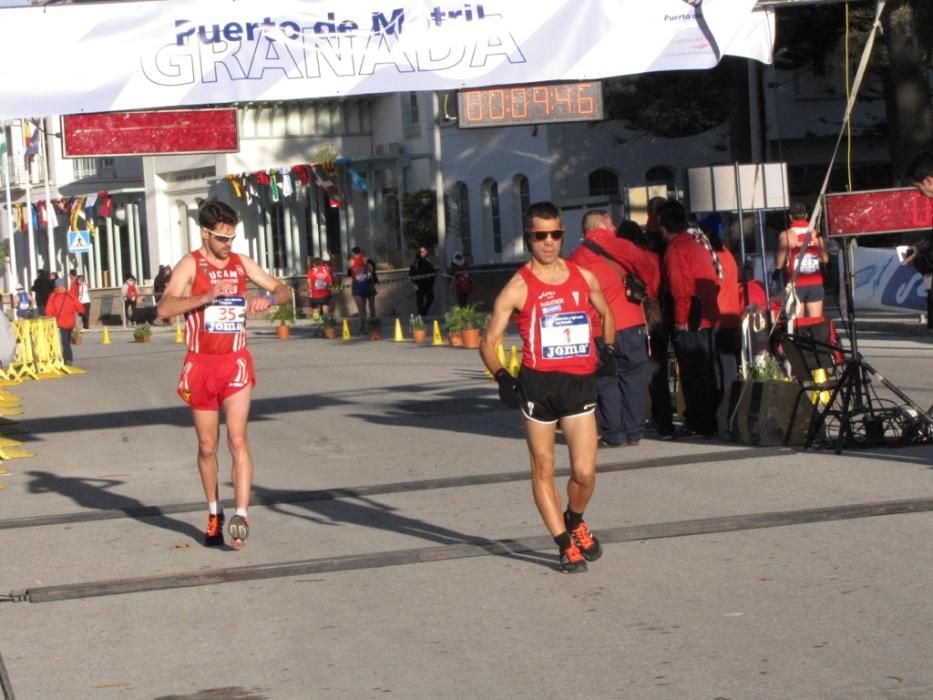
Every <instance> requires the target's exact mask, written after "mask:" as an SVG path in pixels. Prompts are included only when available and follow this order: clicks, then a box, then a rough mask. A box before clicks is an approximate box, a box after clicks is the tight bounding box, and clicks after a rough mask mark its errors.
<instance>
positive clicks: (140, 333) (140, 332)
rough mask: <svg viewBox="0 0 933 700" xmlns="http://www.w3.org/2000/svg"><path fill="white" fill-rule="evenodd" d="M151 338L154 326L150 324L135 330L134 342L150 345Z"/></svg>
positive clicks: (137, 327)
mask: <svg viewBox="0 0 933 700" xmlns="http://www.w3.org/2000/svg"><path fill="white" fill-rule="evenodd" d="M150 338H152V326H150V325H149V324H148V323H144V324H143V325H141V326H136V328H135V329H134V330H133V340H135V341H136V342H137V343H148V342H149V339H150Z"/></svg>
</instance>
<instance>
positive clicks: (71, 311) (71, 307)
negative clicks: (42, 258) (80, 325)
mask: <svg viewBox="0 0 933 700" xmlns="http://www.w3.org/2000/svg"><path fill="white" fill-rule="evenodd" d="M65 285H66V282H65V280H64V279H63V278H61V277H59V278H58V279H56V280H55V291H54V292H52V296H50V297H49V300H48V302H46V305H45V315H46V316H51V317H52V318H54V319H55V324H56V325H57V326H58V336H59V338H60V339H61V342H62V359H63V360H64V361H65V364H66V365H70V364H73V363H74V355H73V354H72V352H71V332H72V331H73V330H74V327H75V314H80V313H83V312H84V306H83V305H82V304H81V302H79V301H78V298H77V297H76V296H75V295H74V294H72V293H71V292H69V291H68V289H67V288H66V286H65Z"/></svg>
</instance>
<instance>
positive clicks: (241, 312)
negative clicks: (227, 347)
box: [204, 297, 246, 333]
mask: <svg viewBox="0 0 933 700" xmlns="http://www.w3.org/2000/svg"><path fill="white" fill-rule="evenodd" d="M245 324H246V298H245V297H217V298H216V299H214V301H213V303H211V304H208V305H207V307H205V309H204V330H206V331H207V332H208V333H239V332H241V331H242V330H243V328H244V326H245Z"/></svg>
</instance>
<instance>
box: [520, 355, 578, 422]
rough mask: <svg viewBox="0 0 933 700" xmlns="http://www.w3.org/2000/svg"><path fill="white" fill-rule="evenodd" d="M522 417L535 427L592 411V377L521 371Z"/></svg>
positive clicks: (528, 369) (531, 370) (527, 369)
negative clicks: (533, 423) (534, 423)
mask: <svg viewBox="0 0 933 700" xmlns="http://www.w3.org/2000/svg"><path fill="white" fill-rule="evenodd" d="M518 383H519V384H520V385H521V388H522V397H523V398H522V413H523V414H524V415H525V418H527V419H528V420H533V421H535V422H536V423H556V422H557V421H558V420H560V419H561V418H569V417H572V416H579V415H583V414H585V413H592V412H593V411H595V410H596V382H595V381H594V380H593V375H592V374H566V373H564V372H538V371H537V370H533V369H530V368H529V367H524V366H523V367H522V369H521V372H520V373H519V375H518Z"/></svg>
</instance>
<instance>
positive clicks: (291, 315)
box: [266, 304, 295, 340]
mask: <svg viewBox="0 0 933 700" xmlns="http://www.w3.org/2000/svg"><path fill="white" fill-rule="evenodd" d="M266 319H267V320H269V321H278V322H279V325H278V326H276V327H275V334H276V335H277V336H278V338H279V340H288V337H289V335H291V329H290V328H289V327H288V324H289V323H294V322H295V309H294V308H292V305H291V304H279V305H278V306H275V307H273V309H272V310H271V311H270V312H269V313H268V314H267V315H266Z"/></svg>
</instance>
